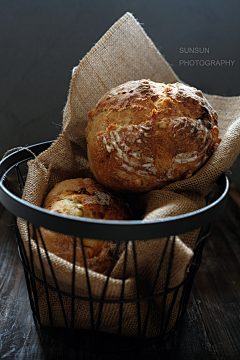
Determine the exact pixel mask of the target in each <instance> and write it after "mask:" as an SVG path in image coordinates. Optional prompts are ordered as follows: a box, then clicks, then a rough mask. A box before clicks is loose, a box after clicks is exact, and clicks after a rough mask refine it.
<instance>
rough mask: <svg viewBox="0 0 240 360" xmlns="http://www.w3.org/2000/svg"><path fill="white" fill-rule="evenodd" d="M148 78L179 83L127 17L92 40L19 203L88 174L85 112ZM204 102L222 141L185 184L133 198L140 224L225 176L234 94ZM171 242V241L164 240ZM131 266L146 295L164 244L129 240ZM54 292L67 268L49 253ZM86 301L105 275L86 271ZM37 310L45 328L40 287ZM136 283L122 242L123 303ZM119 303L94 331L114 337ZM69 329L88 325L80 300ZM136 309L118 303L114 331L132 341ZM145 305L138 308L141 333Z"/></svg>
mask: <svg viewBox="0 0 240 360" xmlns="http://www.w3.org/2000/svg"><path fill="white" fill-rule="evenodd" d="M143 78H145V79H151V80H153V81H156V82H165V83H172V82H176V81H180V80H179V79H178V77H177V76H176V74H175V73H174V72H173V71H172V69H171V67H170V66H169V65H168V63H167V62H166V61H165V60H164V58H163V57H162V55H161V54H160V53H159V51H158V50H157V48H156V47H155V45H154V44H153V42H152V41H151V39H150V38H149V37H148V36H147V35H146V33H145V32H144V30H143V28H142V27H141V26H140V24H139V23H138V22H137V21H136V19H135V18H134V17H133V16H132V15H131V14H130V13H126V14H125V15H124V16H123V17H122V18H120V19H119V20H118V21H117V22H116V23H115V24H114V25H113V26H112V27H111V28H110V29H109V30H108V31H107V33H106V34H105V35H104V36H103V37H102V38H101V39H100V40H99V41H98V43H97V44H96V45H95V46H94V47H93V48H92V49H91V51H90V52H89V53H88V54H87V55H86V56H85V57H84V58H83V59H82V61H81V62H80V64H79V65H78V66H77V67H76V68H74V71H73V74H72V80H71V84H70V89H69V95H68V99H67V103H66V106H65V109H64V113H63V128H62V133H61V134H60V135H59V137H58V139H57V140H56V141H55V142H54V143H53V145H52V146H51V147H50V148H49V149H48V150H46V151H45V152H43V153H42V154H40V155H39V156H38V158H36V159H34V160H31V161H30V162H29V164H28V165H29V171H28V175H27V181H26V185H25V189H24V194H23V199H25V200H27V201H29V202H30V203H32V204H34V205H37V206H41V205H42V202H43V199H44V196H45V195H46V193H47V192H48V191H49V190H50V189H52V187H53V186H54V184H55V183H57V182H59V181H62V180H64V179H67V178H74V177H85V176H91V173H90V171H89V167H88V161H87V157H86V142H85V135H84V132H85V128H86V125H87V113H88V111H89V110H90V109H92V108H93V107H94V106H95V105H96V103H97V102H98V100H99V99H100V98H101V97H102V96H103V95H104V94H105V93H106V92H107V91H108V90H110V89H111V88H113V87H115V86H117V85H119V84H121V83H124V82H126V81H129V80H137V79H143ZM205 96H206V98H207V99H208V100H209V102H210V104H211V105H212V106H213V108H214V109H215V110H216V111H217V113H218V115H219V128H220V136H221V138H222V142H221V144H220V146H219V147H218V149H217V150H216V152H215V153H214V154H213V155H212V157H211V158H210V159H209V160H208V162H207V163H206V164H205V165H204V167H202V168H201V170H200V171H198V172H197V173H196V174H195V175H194V176H192V177H191V178H190V179H187V180H184V181H179V182H175V183H172V184H170V185H168V186H166V187H164V188H163V189H161V190H155V191H150V192H148V193H146V194H144V195H142V196H141V198H142V200H143V201H144V202H145V204H146V214H145V217H144V219H145V220H152V219H158V218H163V217H168V216H173V215H179V214H184V213H188V212H191V211H194V210H197V209H199V208H201V207H203V206H204V205H205V200H204V197H205V196H206V195H207V194H208V193H209V191H210V190H211V188H212V186H213V184H214V183H215V181H216V179H217V178H218V177H219V175H220V174H221V173H222V172H224V171H226V170H227V169H228V168H229V167H230V166H231V165H232V164H233V162H234V160H235V158H236V157H237V155H238V153H239V152H240V97H231V98H226V97H220V96H214V95H206V94H205ZM19 229H20V232H21V235H22V238H23V241H24V244H25V245H26V250H27V252H28V254H29V250H28V232H27V226H26V223H25V222H24V221H22V220H19ZM197 236H198V230H195V231H192V232H191V233H188V234H185V235H182V236H179V237H177V238H176V244H175V248H174V259H173V263H172V269H171V277H170V282H169V286H170V287H173V286H176V285H178V284H179V283H180V282H181V281H183V279H184V277H185V274H186V269H187V268H188V264H189V262H190V260H191V258H192V256H193V251H192V250H193V248H194V245H195V242H196V239H197ZM171 241H172V240H171ZM171 241H170V243H169V246H168V248H167V252H166V256H165V258H164V259H165V260H164V262H163V267H162V270H161V273H160V276H159V280H158V282H157V284H156V287H155V293H159V292H161V291H164V290H165V281H166V273H167V266H168V260H169V256H170V245H171ZM135 245H136V253H137V264H138V277H139V285H140V296H141V297H145V296H148V295H149V293H150V291H151V289H152V286H153V282H154V278H155V275H156V272H157V268H158V264H159V259H160V258H161V254H162V252H163V248H164V245H165V239H155V240H146V241H139V242H136V243H135ZM31 246H32V252H33V260H34V261H33V262H34V271H35V274H36V275H38V276H39V277H40V278H42V275H41V264H40V262H39V256H38V252H37V248H36V243H35V241H34V240H31ZM40 252H41V256H42V261H43V266H44V269H45V272H46V281H47V282H48V283H49V284H51V285H53V286H55V285H54V281H53V280H52V275H51V271H50V268H49V265H48V262H47V258H46V254H45V252H44V250H43V249H40ZM124 253H125V252H123V254H122V255H121V257H120V259H119V261H118V262H117V264H116V266H115V267H114V269H113V272H112V274H111V277H110V280H109V284H108V287H107V291H106V296H105V298H106V299H119V298H120V296H121V289H122V280H121V279H122V274H123V263H124ZM49 258H50V260H51V263H52V266H53V269H54V271H55V275H56V278H57V281H58V286H59V288H60V289H62V290H64V291H67V292H70V293H71V291H72V283H71V282H72V276H71V274H72V269H73V267H72V264H70V263H68V262H66V261H64V260H62V259H60V258H58V257H56V256H55V255H54V254H51V253H49ZM89 278H90V284H91V291H92V297H93V298H97V299H99V298H101V294H102V291H103V288H104V284H105V281H106V276H104V275H101V274H98V273H95V272H92V271H89ZM37 293H38V298H39V300H38V306H39V312H40V317H41V322H42V324H43V325H49V314H48V310H47V297H46V292H45V290H44V288H43V287H42V286H41V285H37ZM75 293H76V294H78V295H81V296H86V297H88V296H89V293H88V288H87V282H86V274H85V269H83V268H81V267H78V266H77V267H76V276H75ZM48 294H49V301H50V304H51V307H52V310H51V316H52V319H53V323H54V325H56V326H65V325H64V319H63V315H62V311H61V306H60V301H59V296H58V295H57V293H54V292H52V291H49V292H48ZM136 295H137V293H136V283H135V270H134V260H133V250H132V243H131V242H130V243H129V244H128V256H127V269H126V281H125V289H124V299H131V298H135V297H136ZM180 295H181V292H180V293H179V295H178V298H177V303H176V305H175V306H174V308H173V310H172V316H171V318H170V322H169V325H168V329H170V328H171V326H172V325H173V324H174V321H175V318H176V314H177V311H178V302H179V298H180ZM62 299H63V305H64V309H65V312H66V319H67V321H68V325H69V326H70V320H71V306H72V305H71V304H72V302H71V299H70V298H67V297H65V296H63V297H62ZM171 299H172V295H169V296H168V297H167V299H166V309H168V308H169V306H170V301H171ZM161 308H162V299H161V298H160V299H158V300H154V301H153V302H152V304H151V309H150V317H149V322H148V327H147V333H146V335H147V337H152V336H156V335H158V334H159V325H160V321H161ZM119 309H120V306H119V304H104V306H103V313H102V316H101V326H100V330H102V331H107V332H111V333H115V334H117V332H118V324H119ZM98 310H99V304H93V315H94V323H95V326H96V323H97V314H98ZM74 311H75V314H74V326H75V327H79V328H90V327H91V322H90V305H89V303H88V302H86V301H80V300H78V301H75V305H74ZM137 311H138V309H137V305H136V303H129V304H124V305H123V318H122V333H123V334H124V335H128V336H136V335H137V330H138V323H137ZM146 311H147V303H146V302H142V303H141V304H140V314H141V329H143V327H144V318H145V315H146Z"/></svg>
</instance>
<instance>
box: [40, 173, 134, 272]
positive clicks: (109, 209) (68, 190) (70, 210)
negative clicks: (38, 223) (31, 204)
mask: <svg viewBox="0 0 240 360" xmlns="http://www.w3.org/2000/svg"><path fill="white" fill-rule="evenodd" d="M43 207H44V208H45V209H47V210H49V211H53V212H57V213H60V214H65V215H72V216H78V217H87V218H94V219H104V220H128V219H130V217H131V215H130V210H129V209H128V207H127V206H126V205H125V204H124V203H123V202H122V201H120V200H119V199H118V198H117V197H116V196H115V195H114V194H112V193H111V192H109V191H108V190H107V189H105V187H104V186H102V185H100V184H98V183H96V182H95V181H93V180H91V179H88V178H86V179H82V178H79V179H70V180H65V181H62V182H60V183H58V184H56V185H55V186H54V188H53V189H52V190H51V191H50V192H49V194H48V195H47V197H46V198H45V201H44V204H43ZM40 232H41V235H42V238H43V240H44V243H45V246H46V248H47V250H48V251H49V252H52V253H54V254H55V255H57V256H59V257H61V258H62V259H64V260H67V261H69V262H73V244H74V238H73V236H70V235H65V234H60V233H56V232H53V231H50V230H47V229H44V228H40ZM38 239H39V240H40V244H41V236H40V235H38ZM83 246H84V252H85V256H86V260H87V265H88V268H89V269H91V270H94V271H97V272H99V273H102V274H106V273H107V271H108V269H109V267H110V264H111V261H112V255H113V254H112V249H113V248H114V247H113V243H112V242H111V241H103V240H95V239H86V238H84V239H83ZM76 264H77V265H80V266H84V258H83V253H82V244H81V241H80V239H79V238H76Z"/></svg>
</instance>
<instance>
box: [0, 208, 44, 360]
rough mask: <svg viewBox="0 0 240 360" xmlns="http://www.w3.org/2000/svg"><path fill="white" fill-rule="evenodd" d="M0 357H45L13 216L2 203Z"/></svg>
mask: <svg viewBox="0 0 240 360" xmlns="http://www.w3.org/2000/svg"><path fill="white" fill-rule="evenodd" d="M0 208H1V210H0V213H1V219H0V274H1V277H0V357H1V359H13V358H16V359H36V360H38V359H39V360H40V359H43V355H44V353H43V350H42V347H41V344H40V341H39V338H38V337H37V336H36V330H35V326H34V322H33V318H32V313H31V309H30V305H29V301H28V295H27V289H26V285H25V278H24V274H23V269H22V265H21V263H20V260H19V258H18V254H17V244H16V240H15V236H14V234H13V229H12V226H11V216H10V214H9V213H8V211H6V210H4V209H3V207H2V206H1V204H0Z"/></svg>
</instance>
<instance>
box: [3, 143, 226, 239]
mask: <svg viewBox="0 0 240 360" xmlns="http://www.w3.org/2000/svg"><path fill="white" fill-rule="evenodd" d="M51 144H52V141H47V142H43V143H39V144H35V145H30V146H28V147H26V148H22V149H19V150H17V151H14V152H13V153H11V154H9V155H7V156H6V157H5V158H3V159H2V161H1V162H0V170H1V178H0V201H1V203H2V204H3V206H4V207H5V208H6V209H7V210H8V211H10V213H12V214H13V215H15V216H19V217H21V218H23V219H24V220H27V221H28V222H29V223H32V224H34V225H36V226H43V227H45V228H47V229H49V230H53V231H57V232H59V233H63V234H68V235H73V236H78V237H79V234H81V236H82V237H88V238H93V239H94V238H98V239H102V240H113V239H114V240H116V241H122V240H125V241H128V240H145V239H154V238H159V237H165V236H171V235H178V234H183V233H186V232H188V231H192V230H194V229H197V228H200V227H202V226H203V225H206V224H208V223H210V222H211V221H212V220H214V219H215V218H216V217H217V216H218V215H219V214H220V213H221V212H222V211H223V209H224V207H225V205H226V201H227V193H228V190H229V180H228V178H227V176H226V175H225V174H222V175H221V176H220V177H219V179H218V180H217V182H216V183H217V185H218V186H219V188H220V190H221V195H220V196H219V197H218V199H217V200H215V201H213V202H212V203H211V204H209V205H207V206H205V207H204V208H201V209H199V210H196V211H193V212H190V213H186V214H182V215H178V216H172V217H167V218H163V219H157V220H121V221H116V220H98V219H87V218H76V217H74V216H70V215H63V214H58V213H51V212H49V211H48V210H46V209H43V208H41V207H38V206H35V205H32V204H30V203H28V202H27V201H24V200H22V199H20V198H19V197H17V196H16V195H14V194H13V193H11V191H9V190H8V189H7V188H6V187H5V186H4V180H5V178H6V176H7V174H8V173H9V172H10V171H11V170H12V169H14V168H15V167H16V166H17V165H20V164H21V163H23V162H25V161H28V160H30V159H32V158H33V155H31V154H30V153H29V151H28V150H31V151H32V152H33V153H35V154H36V155H38V154H40V153H41V152H42V151H44V150H46V149H47V148H48V147H49V146H50V145H51Z"/></svg>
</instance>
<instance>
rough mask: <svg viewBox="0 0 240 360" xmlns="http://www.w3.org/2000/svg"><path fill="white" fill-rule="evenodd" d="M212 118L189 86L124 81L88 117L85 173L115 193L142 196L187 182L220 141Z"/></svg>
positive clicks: (210, 110)
mask: <svg viewBox="0 0 240 360" xmlns="http://www.w3.org/2000/svg"><path fill="white" fill-rule="evenodd" d="M217 118H218V117H217V114H216V112H215V111H214V110H213V108H212V107H211V105H210V104H209V102H208V101H207V99H206V98H205V97H204V96H203V94H202V92H201V91H199V90H197V89H195V88H193V87H190V86H187V85H184V84H181V83H175V84H167V85H166V84H163V83H155V82H153V81H150V80H138V81H129V82H127V83H125V84H123V85H120V86H118V87H116V88H114V89H112V90H111V91H109V92H108V93H107V94H106V95H105V96H104V97H103V98H102V99H101V100H100V101H99V102H98V104H97V105H96V107H95V108H94V109H93V110H91V111H90V112H89V114H88V126H87V128H86V140H87V147H88V160H89V165H90V169H91V171H92V172H93V174H94V176H95V178H96V179H97V180H98V181H99V182H100V183H102V184H103V185H105V186H107V187H109V188H112V189H114V190H117V191H132V192H146V191H149V190H152V189H160V188H162V187H163V186H164V185H167V184H168V183H170V182H173V181H177V180H181V179H187V178H189V177H191V176H192V174H193V173H194V172H196V171H197V170H198V169H199V168H200V167H201V166H202V165H203V164H204V163H205V162H206V160H207V159H208V158H209V156H210V155H211V154H212V153H213V151H214V149H216V148H217V146H218V145H219V143H220V141H221V139H220V138H219V130H218V126H217Z"/></svg>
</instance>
